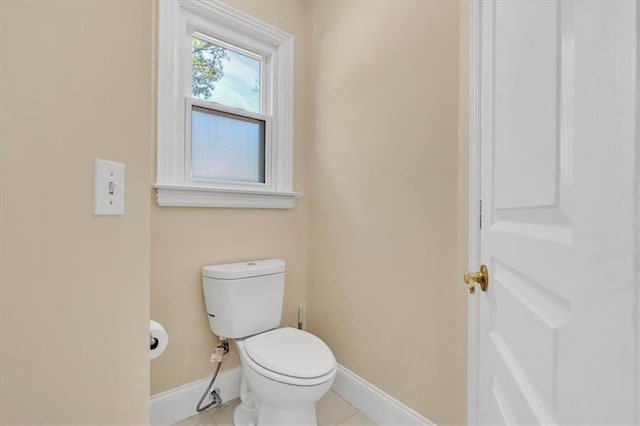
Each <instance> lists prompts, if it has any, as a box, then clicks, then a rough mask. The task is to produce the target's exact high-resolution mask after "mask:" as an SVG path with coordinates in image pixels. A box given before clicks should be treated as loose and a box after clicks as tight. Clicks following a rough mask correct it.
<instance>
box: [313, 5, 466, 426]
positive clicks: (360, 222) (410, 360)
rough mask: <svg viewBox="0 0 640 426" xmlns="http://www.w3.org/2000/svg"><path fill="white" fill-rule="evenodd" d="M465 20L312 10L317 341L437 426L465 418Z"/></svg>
mask: <svg viewBox="0 0 640 426" xmlns="http://www.w3.org/2000/svg"><path fill="white" fill-rule="evenodd" d="M458 7H459V5H458V4H457V2H451V1H440V2H438V1H428V2H426V1H425V2H355V1H353V2H325V1H318V2H313V3H312V5H311V8H312V14H311V16H312V28H313V30H312V35H311V41H312V46H311V52H312V56H311V57H312V70H313V71H312V78H311V81H312V84H311V90H312V91H311V99H312V107H311V108H312V109H311V111H312V116H311V117H312V144H311V148H310V149H311V153H310V158H311V194H312V197H311V205H310V252H309V253H310V255H309V287H308V290H307V293H308V296H307V299H308V304H309V321H308V325H309V330H310V331H311V332H314V333H316V334H317V335H318V336H320V337H321V338H322V339H324V340H325V341H326V342H327V343H328V344H329V346H330V347H331V348H332V349H333V351H334V353H335V354H336V357H337V359H338V362H340V363H341V364H343V365H344V366H346V367H347V368H349V369H351V370H353V371H354V372H355V373H356V374H358V375H360V376H362V377H363V378H365V379H366V380H368V381H370V382H371V383H373V384H374V385H375V386H378V387H379V388H381V389H382V390H383V391H385V392H387V393H389V394H390V395H392V396H394V397H396V398H397V399H399V400H400V401H402V402H403V403H405V404H407V405H408V406H410V407H412V408H413V409H415V410H417V411H418V412H420V413H421V414H423V415H424V416H426V417H428V418H429V419H431V420H432V421H434V422H436V423H439V424H445V423H451V424H454V423H455V424H462V423H464V422H465V419H466V398H465V395H466V361H465V360H466V334H465V333H466V331H465V330H466V300H467V296H466V294H465V290H464V286H463V285H462V284H461V282H460V279H459V275H458V274H459V270H458V269H459V263H461V262H462V261H461V260H460V259H459V258H458V254H457V253H458V250H459V249H461V248H459V247H458V244H459V240H460V241H461V240H462V237H461V236H460V235H459V229H458V227H459V222H460V219H459V216H458V211H457V209H458V203H459V200H460V199H463V198H464V197H462V196H459V195H458V189H459V188H458V179H459V173H458V164H459V158H458V149H459V146H458V145H459V142H458V126H459V124H458V102H459V96H458V85H459V75H458V65H459V51H458V48H459V45H458V42H459V28H458V24H459V19H460V17H459V10H458ZM462 249H463V250H465V251H466V247H465V248H462Z"/></svg>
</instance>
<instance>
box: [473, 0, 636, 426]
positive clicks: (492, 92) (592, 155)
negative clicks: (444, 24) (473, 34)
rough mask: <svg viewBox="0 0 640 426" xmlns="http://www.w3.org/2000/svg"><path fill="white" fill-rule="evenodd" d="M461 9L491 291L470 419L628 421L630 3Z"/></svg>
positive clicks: (484, 298)
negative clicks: (469, 27)
mask: <svg viewBox="0 0 640 426" xmlns="http://www.w3.org/2000/svg"><path fill="white" fill-rule="evenodd" d="M473 7H477V9H476V12H477V16H478V17H479V18H480V19H479V20H477V21H476V22H477V25H478V28H479V37H478V40H479V50H478V52H479V55H478V57H477V60H476V61H475V62H476V64H478V68H477V70H478V72H479V74H478V82H479V83H478V88H479V92H478V95H477V96H478V99H479V103H478V104H477V105H479V107H478V113H479V115H478V116H477V117H478V121H477V122H478V123H479V126H478V129H479V130H478V133H477V138H478V139H479V143H480V145H479V146H480V155H479V164H480V188H479V192H480V199H481V200H482V227H481V230H480V231H479V233H478V234H479V239H480V245H479V256H478V257H477V258H476V260H477V263H478V264H480V263H482V264H485V265H486V266H487V267H488V269H489V287H488V291H487V292H482V291H480V288H479V286H478V288H477V290H476V292H475V294H474V295H470V296H469V297H470V304H471V305H472V308H471V310H470V313H471V314H472V315H473V317H472V318H471V321H472V323H475V324H477V326H478V327H477V329H476V330H475V332H476V333H477V334H475V335H474V336H473V338H472V339H471V340H470V348H469V351H470V356H471V357H475V358H474V360H473V362H472V363H471V365H472V367H473V369H474V371H470V372H469V373H470V383H471V386H470V390H469V395H470V419H469V421H470V422H471V423H480V424H492V425H493V424H517V425H525V424H556V423H557V424H607V425H610V424H639V423H640V413H639V410H640V409H639V405H640V394H639V386H640V373H639V364H640V362H639V348H638V341H639V338H640V334H639V328H640V327H639V319H638V306H639V297H640V296H639V293H640V289H639V284H638V281H639V280H638V277H639V276H638V274H639V272H638V268H639V263H640V261H639V254H640V253H639V245H638V225H639V207H638V206H639V204H638V200H639V198H640V196H639V186H638V176H639V165H638V164H639V158H640V157H639V153H638V151H639V148H638V131H639V129H638V121H639V120H638V99H639V96H638V94H639V92H638V22H639V20H640V13H639V11H638V9H639V4H638V2H636V1H633V0H621V1H593V0H589V1H586V0H576V1H571V0H562V1H546V0H533V1H523V0H517V1H514V0H507V1H492V0H486V1H481V2H479V3H478V4H476V5H474V6H473ZM474 266H478V265H474ZM471 332H474V331H473V329H472V331H471Z"/></svg>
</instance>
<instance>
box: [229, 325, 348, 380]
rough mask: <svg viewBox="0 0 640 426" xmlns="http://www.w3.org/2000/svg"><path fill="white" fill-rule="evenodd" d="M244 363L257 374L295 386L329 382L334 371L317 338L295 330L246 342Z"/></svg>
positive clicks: (330, 355) (273, 332)
mask: <svg viewBox="0 0 640 426" xmlns="http://www.w3.org/2000/svg"><path fill="white" fill-rule="evenodd" d="M240 348H241V350H242V352H243V355H244V358H245V361H246V363H247V364H248V366H250V367H251V368H252V369H253V370H254V371H256V372H257V373H258V374H260V375H262V376H265V377H267V378H269V379H271V380H275V381H278V382H282V383H287V384H291V385H297V386H315V385H318V384H321V383H325V382H327V381H329V380H332V379H333V377H334V376H335V372H336V369H337V365H336V359H335V357H334V356H333V353H332V352H331V349H329V347H328V346H327V345H326V344H325V343H324V342H323V341H322V340H320V339H319V338H318V337H316V336H314V335H313V334H310V333H307V332H306V331H303V330H298V329H295V328H289V327H287V328H280V329H276V330H271V331H268V332H266V333H261V334H258V335H256V336H252V337H250V338H247V339H245V340H244V341H243V342H242V345H241V346H240Z"/></svg>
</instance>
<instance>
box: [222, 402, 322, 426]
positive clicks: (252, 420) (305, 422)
mask: <svg viewBox="0 0 640 426" xmlns="http://www.w3.org/2000/svg"><path fill="white" fill-rule="evenodd" d="M256 414H257V413H256V411H255V410H252V409H248V408H247V407H245V406H244V405H242V404H240V405H238V406H237V407H236V408H235V409H234V410H233V424H234V425H235V426H281V425H282V426H317V424H318V421H317V419H316V406H315V404H310V405H309V406H306V407H300V408H275V407H270V406H269V405H267V404H264V403H262V404H260V410H259V414H257V415H256Z"/></svg>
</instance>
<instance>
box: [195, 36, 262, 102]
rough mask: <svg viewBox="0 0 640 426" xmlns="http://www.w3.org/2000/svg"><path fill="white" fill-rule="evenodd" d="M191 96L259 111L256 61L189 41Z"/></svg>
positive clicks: (214, 46) (228, 50) (258, 65)
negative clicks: (190, 49)
mask: <svg viewBox="0 0 640 426" xmlns="http://www.w3.org/2000/svg"><path fill="white" fill-rule="evenodd" d="M191 46H192V61H193V62H192V63H193V66H192V70H191V88H192V90H191V92H192V95H193V97H195V98H198V99H202V100H205V101H210V102H216V103H219V104H222V105H225V106H228V107H232V108H240V109H243V110H245V111H251V112H260V61H259V60H257V59H255V58H252V57H249V56H247V55H243V54H241V53H238V52H236V51H234V50H231V49H227V48H225V47H222V46H219V45H216V44H214V43H211V42H209V41H206V40H203V39H201V38H198V37H193V38H192V44H191Z"/></svg>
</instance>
